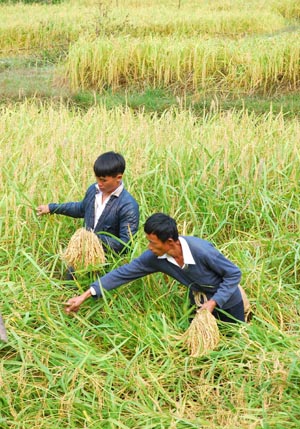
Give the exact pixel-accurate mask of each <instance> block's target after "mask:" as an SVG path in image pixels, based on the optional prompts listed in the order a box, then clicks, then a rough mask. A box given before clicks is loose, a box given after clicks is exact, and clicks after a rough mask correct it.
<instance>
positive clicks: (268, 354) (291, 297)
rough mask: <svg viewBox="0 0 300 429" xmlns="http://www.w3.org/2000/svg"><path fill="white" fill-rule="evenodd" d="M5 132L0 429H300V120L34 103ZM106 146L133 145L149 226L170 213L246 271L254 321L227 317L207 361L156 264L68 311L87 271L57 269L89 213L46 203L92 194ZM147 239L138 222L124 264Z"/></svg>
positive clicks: (134, 181)
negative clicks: (191, 348)
mask: <svg viewBox="0 0 300 429" xmlns="http://www.w3.org/2000/svg"><path fill="white" fill-rule="evenodd" d="M0 131H1V151H0V166H1V169H0V172H1V173H0V174H1V177H0V189H1V195H2V196H1V208H2V210H1V216H0V226H1V235H0V249H1V252H0V260H1V264H0V283H1V301H0V312H1V314H2V316H3V318H4V320H5V323H6V328H7V331H8V336H9V342H8V343H7V344H6V345H5V344H3V345H1V346H0V355H1V361H0V405H1V415H0V425H1V427H2V428H3V429H8V428H10V429H11V428H14V429H17V428H18V429H21V428H22V429H29V428H30V429H37V428H43V429H46V428H47V429H54V428H58V427H59V428H62V427H66V428H74V429H75V428H76V429H78V428H89V429H91V428H95V429H98V428H101V429H102V428H109V429H110V428H120V429H121V428H149V429H150V428H155V429H158V428H163V429H165V428H177V429H185V428H199V427H207V428H208V427H209V428H216V429H220V428H226V429H232V428H264V429H267V428H268V429H269V428H278V429H279V428H286V427H289V428H295V429H296V428H298V418H297V416H299V412H300V407H299V400H298V397H299V381H300V380H299V378H300V369H299V345H300V344H299V320H298V316H299V300H298V290H299V269H298V265H299V240H298V236H297V232H298V230H299V223H300V217H299V215H300V199H299V192H298V183H299V174H300V173H299V168H298V166H299V156H300V153H299V141H300V140H299V137H300V126H299V121H297V120H296V119H293V120H289V121H288V120H286V119H285V118H284V117H283V116H282V115H279V116H276V117H274V116H273V115H272V113H271V112H269V113H268V114H266V115H265V116H264V117H262V118H256V117H255V116H254V115H250V114H248V113H247V112H246V111H245V112H242V113H240V114H237V113H234V112H231V113H226V114H221V115H220V114H217V113H214V112H211V113H210V114H209V113H208V114H207V115H204V116H203V117H202V118H197V117H195V116H193V115H192V114H191V113H189V112H184V111H178V110H174V111H172V112H168V113H165V114H164V115H162V116H160V117H159V116H155V115H153V116H152V117H149V116H146V115H143V114H133V113H132V112H131V111H130V110H127V109H125V110H114V111H107V110H105V109H104V108H98V109H96V108H95V109H90V110H89V111H88V112H86V113H85V114H82V113H79V112H76V111H69V110H67V109H66V108H65V107H63V106H61V107H60V108H57V107H54V106H49V107H47V108H45V107H43V106H42V105H40V106H39V105H35V104H29V103H25V104H21V105H19V106H8V107H2V108H1V115H0ZM105 150H118V151H120V152H122V153H123V154H124V156H125V158H126V160H127V170H126V173H125V177H124V179H125V184H126V187H127V188H128V189H129V190H130V191H131V192H132V193H133V195H134V196H135V197H136V199H137V200H138V201H139V203H140V207H141V221H142V223H143V222H144V220H145V218H146V217H147V216H148V215H149V214H151V213H153V212H154V211H158V210H159V211H164V212H167V213H170V214H171V215H172V216H174V217H176V219H177V220H178V224H179V228H180V231H181V232H185V233H187V234H197V235H199V236H202V237H203V238H207V239H209V240H211V241H212V242H214V243H215V244H216V245H217V246H218V248H220V249H221V250H222V251H223V252H224V253H225V254H226V255H228V256H229V257H230V258H231V259H232V260H233V261H234V262H235V263H237V264H238V265H239V266H240V267H241V269H242V271H243V281H242V284H243V286H244V287H245V289H246V290H247V291H248V294H249V297H250V301H251V303H252V306H253V310H254V317H253V319H252V322H251V324H250V325H247V326H241V327H228V326H224V325H220V329H221V342H220V347H219V349H218V350H216V351H214V352H211V353H210V354H208V355H207V356H206V357H203V358H199V359H191V358H190V357H189V356H188V353H187V351H186V350H185V349H184V348H183V346H182V344H181V342H180V341H179V340H178V339H177V336H178V334H179V333H181V332H183V331H184V330H185V329H186V328H187V326H188V319H189V317H190V310H189V307H188V299H187V293H186V290H185V289H184V288H183V287H181V286H180V285H178V284H177V283H176V282H175V281H172V280H171V279H166V278H165V277H163V276H161V275H159V274H158V275H153V276H150V277H148V278H145V279H142V280H140V281H136V282H133V283H132V284H131V285H128V286H124V287H122V288H120V289H119V290H118V291H115V292H111V293H107V294H106V295H105V298H104V299H103V300H101V301H97V302H94V301H89V302H86V303H85V304H84V306H83V307H82V309H81V311H80V313H79V314H78V315H76V316H74V317H68V316H67V315H66V314H65V313H64V312H63V302H64V301H65V300H67V299H68V298H69V297H71V296H72V295H73V294H74V293H77V292H79V291H81V290H85V288H86V287H87V286H88V284H89V282H90V276H89V275H88V274H85V275H84V274H82V276H81V277H80V282H79V283H78V285H77V286H78V291H76V290H75V291H74V290H69V289H66V288H64V287H63V286H62V280H61V276H62V274H63V271H64V267H63V266H62V263H61V261H60V258H59V251H60V249H61V247H63V246H64V245H65V244H66V243H67V241H68V239H69V237H70V235H71V234H72V232H74V231H75V229H76V228H77V227H78V226H79V225H81V222H80V221H74V220H72V219H68V218H64V217H55V216H53V217H52V216H51V217H46V218H45V217H43V218H37V217H36V215H35V210H34V208H35V207H36V205H37V204H38V203H41V202H50V201H68V200H78V199H79V198H81V197H82V196H83V194H84V191H85V189H86V187H87V186H88V184H90V183H92V182H93V180H94V179H93V174H92V164H93V161H94V159H95V158H96V157H97V156H98V154H99V153H101V152H103V151H105ZM145 246H146V243H145V240H144V236H143V232H142V226H141V228H140V231H139V233H138V238H137V240H136V241H135V244H134V246H133V249H132V251H131V252H130V254H129V255H128V257H127V259H130V258H133V257H134V256H136V255H137V254H139V253H140V252H141V251H142V250H143V249H144V248H145ZM123 262H124V260H122V259H119V260H115V261H114V262H112V266H113V265H119V264H122V263H123Z"/></svg>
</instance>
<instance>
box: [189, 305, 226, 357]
mask: <svg viewBox="0 0 300 429" xmlns="http://www.w3.org/2000/svg"><path fill="white" fill-rule="evenodd" d="M183 340H184V344H185V345H186V346H187V348H188V351H189V353H190V355H191V356H192V357H199V356H203V355H205V353H206V352H208V351H209V350H213V349H215V348H216V347H217V345H218V343H219V340H220V335H219V328H218V325H217V322H216V319H215V317H214V316H213V315H212V314H211V313H210V312H209V311H208V310H206V309H203V310H199V311H198V312H197V314H196V316H195V317H194V319H193V321H192V323H191V324H190V326H189V328H188V329H187V330H186V332H185V333H184V334H183Z"/></svg>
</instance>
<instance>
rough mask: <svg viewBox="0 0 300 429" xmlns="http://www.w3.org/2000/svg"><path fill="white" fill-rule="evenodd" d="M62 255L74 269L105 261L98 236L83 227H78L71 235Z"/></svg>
mask: <svg viewBox="0 0 300 429" xmlns="http://www.w3.org/2000/svg"><path fill="white" fill-rule="evenodd" d="M62 257H63V259H64V260H65V261H66V263H67V264H68V265H69V266H71V267H74V268H75V269H78V268H87V267H88V266H97V265H101V264H103V263H104V262H105V255H104V251H103V248H102V245H101V243H100V241H99V239H98V237H97V236H96V234H95V233H94V232H92V231H88V230H86V229H85V228H80V229H78V230H77V231H76V232H75V234H74V235H73V236H72V237H71V239H70V241H69V244H68V247H67V249H66V250H65V251H64V253H63V255H62Z"/></svg>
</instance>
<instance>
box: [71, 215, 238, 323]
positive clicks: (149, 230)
mask: <svg viewBox="0 0 300 429" xmlns="http://www.w3.org/2000/svg"><path fill="white" fill-rule="evenodd" d="M144 231H145V234H146V238H147V240H148V248H149V250H146V251H145V252H144V253H142V255H140V256H139V257H138V258H136V259H134V260H133V261H132V262H130V263H129V264H125V265H123V266H121V267H119V268H117V269H115V270H113V271H111V272H110V273H107V274H106V275H104V276H102V277H101V278H100V279H99V280H98V281H95V282H94V283H92V284H91V286H90V288H89V289H88V290H87V291H86V292H84V293H83V294H82V295H80V296H77V297H74V298H71V299H70V300H69V301H68V302H67V305H66V312H67V313H70V312H76V311H78V310H79V307H80V305H81V304H82V303H83V302H84V301H85V300H86V299H87V298H89V297H93V298H100V297H101V296H102V292H103V290H107V291H108V290H111V289H114V288H117V287H118V286H121V285H122V284H126V283H129V282H131V281H132V280H135V279H138V278H141V277H144V276H146V275H148V274H152V273H156V272H162V273H165V274H168V275H169V276H171V277H173V278H174V279H176V280H177V281H178V282H179V283H181V284H183V285H185V286H187V287H188V288H189V290H190V300H191V304H194V303H195V301H194V294H195V293H197V292H201V293H202V294H203V293H204V294H205V295H206V297H207V301H206V302H203V303H202V305H201V309H205V308H206V309H208V310H209V311H210V312H211V313H213V314H214V315H215V316H216V317H217V318H218V319H220V320H222V321H225V322H235V321H237V320H238V321H244V320H245V319H244V305H243V300H242V296H241V292H240V289H239V282H240V278H241V271H240V270H239V268H238V267H237V266H236V265H234V264H233V263H232V262H231V261H229V260H228V259H227V258H225V256H224V255H223V254H222V253H220V252H219V251H218V250H217V249H216V248H215V247H214V246H213V245H212V244H211V243H210V242H208V241H206V240H202V239H200V238H198V237H192V236H179V235H178V230H177V225H176V222H175V220H174V219H172V218H171V217H170V216H168V215H165V214H163V213H155V214H153V215H152V216H150V217H149V218H148V219H147V221H146V223H145V225H144ZM220 310H221V311H220Z"/></svg>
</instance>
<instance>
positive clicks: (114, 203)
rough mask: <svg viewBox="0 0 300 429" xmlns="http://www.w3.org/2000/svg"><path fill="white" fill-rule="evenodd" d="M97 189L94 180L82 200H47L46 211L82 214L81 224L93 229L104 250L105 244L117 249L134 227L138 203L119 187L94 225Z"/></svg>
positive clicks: (129, 238)
mask: <svg viewBox="0 0 300 429" xmlns="http://www.w3.org/2000/svg"><path fill="white" fill-rule="evenodd" d="M98 192H99V190H98V188H97V187H96V184H93V185H91V186H90V187H89V188H88V190H87V191H86V194H85V197H84V199H83V200H82V201H79V202H69V203H63V204H55V203H51V204H49V210H50V213H51V214H59V215H65V216H70V217H73V218H84V226H85V228H86V229H88V230H93V231H94V232H95V233H96V234H97V235H98V237H99V239H100V240H101V241H102V243H103V244H104V250H105V248H106V247H107V248H111V249H113V250H114V251H115V252H117V253H120V252H121V251H122V250H123V249H124V245H125V244H126V243H128V242H129V241H130V240H131V238H132V236H133V235H134V234H135V233H136V232H137V230H138V226H139V206H138V203H137V202H136V200H135V199H134V198H133V196H132V195H131V194H130V193H129V192H128V191H126V189H123V191H122V192H121V194H120V195H119V196H118V197H117V196H115V195H112V196H111V197H110V199H109V201H108V202H107V204H106V206H105V208H104V210H103V213H102V214H101V216H100V218H99V220H98V223H97V225H96V228H95V229H94V221H95V195H96V193H98ZM112 236H113V237H112Z"/></svg>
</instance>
